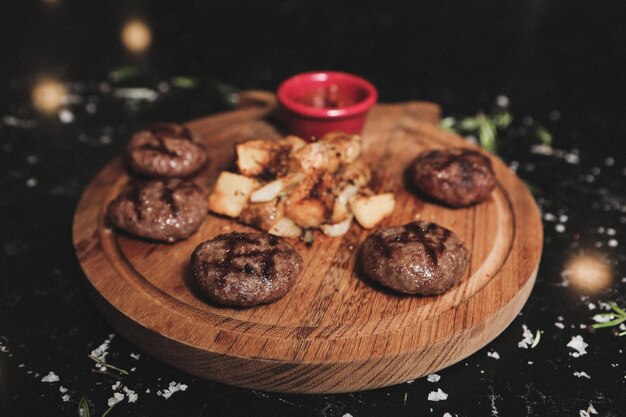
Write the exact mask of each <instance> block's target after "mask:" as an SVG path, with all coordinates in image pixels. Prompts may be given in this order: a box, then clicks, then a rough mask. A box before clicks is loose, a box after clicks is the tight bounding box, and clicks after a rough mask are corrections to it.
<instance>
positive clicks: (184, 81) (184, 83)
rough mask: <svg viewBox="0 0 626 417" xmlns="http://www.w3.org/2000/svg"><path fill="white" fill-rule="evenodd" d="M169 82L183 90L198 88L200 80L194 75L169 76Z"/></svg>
mask: <svg viewBox="0 0 626 417" xmlns="http://www.w3.org/2000/svg"><path fill="white" fill-rule="evenodd" d="M170 83H171V84H172V85H173V86H174V87H177V88H182V89H183V90H193V89H194V88H198V86H199V85H200V80H198V79H197V78H194V77H188V76H177V77H172V78H170Z"/></svg>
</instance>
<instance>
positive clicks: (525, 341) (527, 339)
mask: <svg viewBox="0 0 626 417" xmlns="http://www.w3.org/2000/svg"><path fill="white" fill-rule="evenodd" d="M522 329H523V330H524V332H523V333H522V340H520V341H519V343H518V344H517V347H519V348H521V349H528V347H529V346H530V345H531V344H532V343H533V334H532V332H531V331H530V329H529V328H528V327H526V325H525V324H522Z"/></svg>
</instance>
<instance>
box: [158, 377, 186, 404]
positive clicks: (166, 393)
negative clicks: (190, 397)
mask: <svg viewBox="0 0 626 417" xmlns="http://www.w3.org/2000/svg"><path fill="white" fill-rule="evenodd" d="M186 389H187V385H185V384H181V383H179V382H174V381H172V382H170V385H169V387H167V388H165V389H164V390H159V391H157V395H159V396H161V397H163V398H165V399H166V400H167V399H168V398H170V397H171V396H172V394H174V393H175V392H178V391H185V390H186Z"/></svg>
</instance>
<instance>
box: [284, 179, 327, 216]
mask: <svg viewBox="0 0 626 417" xmlns="http://www.w3.org/2000/svg"><path fill="white" fill-rule="evenodd" d="M332 181H333V177H332V175H330V173H328V172H327V171H317V172H314V173H313V174H311V175H309V176H307V177H305V178H304V179H303V180H302V181H301V182H300V183H298V185H296V186H295V187H294V189H293V191H292V192H291V194H289V197H288V198H287V205H286V209H285V214H286V215H287V217H289V218H291V219H292V220H293V221H294V222H295V223H296V224H297V225H298V226H301V227H304V228H310V227H318V226H319V225H320V224H322V223H325V222H326V220H328V218H329V217H330V216H331V214H332V211H333V206H334V203H335V198H334V197H333V195H332Z"/></svg>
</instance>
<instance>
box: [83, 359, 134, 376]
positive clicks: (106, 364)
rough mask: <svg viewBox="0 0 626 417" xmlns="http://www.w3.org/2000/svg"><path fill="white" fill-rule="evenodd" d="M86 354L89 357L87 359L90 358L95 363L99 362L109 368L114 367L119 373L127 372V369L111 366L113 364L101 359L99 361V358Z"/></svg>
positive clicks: (126, 373) (125, 373)
mask: <svg viewBox="0 0 626 417" xmlns="http://www.w3.org/2000/svg"><path fill="white" fill-rule="evenodd" d="M87 356H88V357H89V359H91V360H92V361H94V362H96V363H99V364H100V365H102V366H106V367H107V368H109V369H114V370H116V371H117V372H119V373H120V374H123V375H128V372H127V371H125V370H123V369H120V368H118V367H117V366H113V365H111V364H108V363H106V362H103V361H101V360H100V359H98V358H94V357H93V356H91V355H87Z"/></svg>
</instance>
